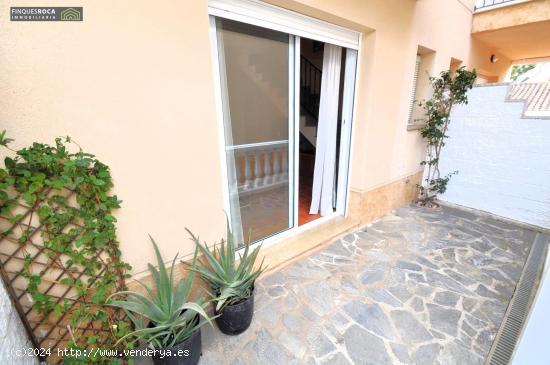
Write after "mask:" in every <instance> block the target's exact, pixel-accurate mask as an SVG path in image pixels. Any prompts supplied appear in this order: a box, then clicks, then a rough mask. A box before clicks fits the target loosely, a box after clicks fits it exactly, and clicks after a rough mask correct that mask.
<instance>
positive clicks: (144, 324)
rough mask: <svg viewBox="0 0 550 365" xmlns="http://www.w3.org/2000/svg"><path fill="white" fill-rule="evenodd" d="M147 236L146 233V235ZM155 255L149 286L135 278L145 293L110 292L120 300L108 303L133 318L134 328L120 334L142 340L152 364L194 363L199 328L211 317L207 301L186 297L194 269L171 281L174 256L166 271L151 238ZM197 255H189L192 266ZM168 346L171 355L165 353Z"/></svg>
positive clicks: (189, 290)
mask: <svg viewBox="0 0 550 365" xmlns="http://www.w3.org/2000/svg"><path fill="white" fill-rule="evenodd" d="M149 237H150V236H149ZM150 238H151V241H152V242H153V246H154V248H155V254H156V257H157V263H158V270H157V269H156V268H155V267H154V266H153V265H151V264H148V266H149V270H150V271H151V276H152V278H153V286H154V287H153V288H151V287H149V286H148V285H146V284H144V283H143V282H141V281H139V280H138V283H139V284H141V286H143V288H144V289H145V291H146V293H147V295H143V294H141V293H139V292H134V291H121V292H117V293H114V294H112V295H111V296H110V297H109V299H111V298H113V297H120V298H121V299H120V300H115V301H112V302H110V305H111V306H114V307H118V308H122V309H123V310H124V311H125V312H126V314H127V315H128V317H129V318H130V320H131V321H132V322H133V324H134V327H135V331H133V332H131V333H128V334H127V335H126V336H124V337H122V338H121V339H120V340H119V342H120V341H124V340H126V339H128V338H131V339H132V342H135V341H138V340H143V341H145V342H146V343H147V344H148V346H149V348H151V349H152V350H162V351H155V352H153V363H154V364H155V365H165V364H166V365H196V364H198V362H199V359H200V356H201V347H202V344H201V332H200V328H201V326H203V325H204V324H205V323H207V322H210V321H211V318H209V317H208V315H207V314H206V311H205V308H206V305H207V303H206V302H205V301H204V300H203V299H202V298H201V299H199V300H197V301H196V302H190V301H189V294H190V292H191V288H192V286H193V279H194V276H195V273H194V272H193V271H191V272H190V274H189V275H188V276H187V277H186V278H185V279H182V280H181V281H179V282H178V283H177V284H175V283H174V264H175V262H176V259H177V255H176V257H174V260H173V261H172V266H171V268H170V273H168V271H167V270H166V266H165V264H164V261H163V260H162V256H161V255H160V252H159V249H158V247H157V245H156V243H155V241H154V240H153V238H152V237H150ZM196 260H197V255H196V254H195V257H194V258H193V266H194V265H195V263H196ZM168 350H170V355H171V356H166V354H167V353H168Z"/></svg>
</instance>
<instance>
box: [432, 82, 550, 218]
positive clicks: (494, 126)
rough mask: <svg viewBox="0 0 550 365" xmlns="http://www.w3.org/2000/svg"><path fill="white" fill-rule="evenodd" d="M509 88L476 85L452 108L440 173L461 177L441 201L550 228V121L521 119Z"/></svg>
mask: <svg viewBox="0 0 550 365" xmlns="http://www.w3.org/2000/svg"><path fill="white" fill-rule="evenodd" d="M507 89H508V85H505V84H503V85H495V86H478V87H474V88H473V89H472V90H471V91H470V92H469V94H468V97H469V103H468V104H467V105H461V106H458V107H456V108H455V109H454V110H453V112H452V114H451V125H450V129H449V135H450V138H449V139H448V140H447V144H446V146H445V147H444V148H443V151H442V156H441V167H442V169H441V172H442V174H446V173H448V172H450V171H453V170H458V171H459V174H458V175H455V176H454V177H453V178H452V180H451V182H450V183H449V187H448V190H447V192H446V193H445V194H444V195H443V196H441V199H442V200H444V201H448V202H451V203H455V204H459V205H464V206H468V207H471V208H475V209H480V210H484V211H488V212H491V213H494V214H497V215H500V216H503V217H507V218H511V219H515V220H518V221H522V222H526V223H530V224H535V225H538V226H542V227H545V228H550V120H549V119H522V118H521V115H522V110H523V103H517V102H505V98H506V93H507Z"/></svg>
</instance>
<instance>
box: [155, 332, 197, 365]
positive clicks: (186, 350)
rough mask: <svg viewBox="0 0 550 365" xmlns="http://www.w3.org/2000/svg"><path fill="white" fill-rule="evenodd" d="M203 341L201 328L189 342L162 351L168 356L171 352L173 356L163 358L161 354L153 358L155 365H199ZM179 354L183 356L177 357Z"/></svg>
mask: <svg viewBox="0 0 550 365" xmlns="http://www.w3.org/2000/svg"><path fill="white" fill-rule="evenodd" d="M201 350H202V341H201V330H200V328H199V329H197V330H195V332H193V333H192V334H191V337H189V338H188V339H187V340H185V341H183V342H182V343H180V344H177V345H176V346H173V347H169V348H165V349H162V350H161V352H163V353H164V354H166V353H167V352H168V351H170V352H171V355H172V356H164V357H162V358H161V356H162V355H161V354H157V355H156V356H153V363H154V364H155V365H197V364H198V363H199V359H200V358H201ZM178 351H179V354H181V356H177V354H178Z"/></svg>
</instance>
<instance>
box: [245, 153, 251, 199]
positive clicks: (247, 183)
mask: <svg viewBox="0 0 550 365" xmlns="http://www.w3.org/2000/svg"><path fill="white" fill-rule="evenodd" d="M251 183H252V181H251V171H250V155H249V153H248V152H245V154H244V190H248V189H250V188H251Z"/></svg>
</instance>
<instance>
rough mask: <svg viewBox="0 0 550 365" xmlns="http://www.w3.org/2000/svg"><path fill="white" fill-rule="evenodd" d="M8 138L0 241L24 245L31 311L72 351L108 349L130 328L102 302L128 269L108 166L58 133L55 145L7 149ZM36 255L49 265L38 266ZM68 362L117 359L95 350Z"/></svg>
mask: <svg viewBox="0 0 550 365" xmlns="http://www.w3.org/2000/svg"><path fill="white" fill-rule="evenodd" d="M12 141H13V140H12V139H10V138H7V137H6V132H5V131H4V132H2V133H0V145H1V146H3V147H5V148H6V149H8V150H9V151H10V152H8V154H9V155H10V156H8V157H6V158H5V159H4V165H5V166H4V168H0V217H2V219H3V220H4V221H8V222H9V223H8V224H7V225H6V227H8V228H7V229H3V230H2V231H0V238H1V239H0V244H2V242H3V241H2V239H7V238H11V239H12V240H13V242H17V243H18V244H19V245H21V247H20V249H17V250H16V252H22V255H23V256H22V257H20V259H22V260H23V264H22V266H21V268H20V270H19V271H18V272H17V273H15V275H16V276H18V275H19V276H21V277H23V278H25V279H26V281H27V286H26V291H27V293H28V294H29V295H30V296H31V297H32V310H33V311H35V312H36V313H38V314H39V315H40V316H41V318H42V319H43V324H46V325H48V324H50V323H52V322H53V323H58V324H59V327H61V328H67V331H66V333H65V334H63V335H65V337H66V339H67V341H66V342H65V343H67V344H68V346H69V347H71V348H74V349H85V348H87V347H90V346H94V345H95V347H99V346H102V347H104V348H112V345H113V344H114V342H116V340H117V338H118V337H120V336H122V335H124V334H125V333H126V332H127V331H128V330H129V328H128V324H127V322H126V321H125V320H124V316H123V315H122V314H121V313H116V312H114V311H113V310H112V309H110V308H108V307H106V306H104V304H105V301H106V299H107V297H108V295H109V294H111V293H112V292H114V291H117V290H121V289H123V288H124V286H125V284H124V279H125V278H126V277H128V274H127V272H128V271H129V270H130V269H131V267H130V266H129V265H128V264H127V263H125V262H124V261H123V260H122V259H121V257H120V256H121V252H120V250H119V246H118V242H117V239H116V227H115V223H116V219H115V217H114V216H113V215H112V212H113V210H115V209H117V208H119V207H120V200H119V199H118V197H117V196H115V195H111V194H110V193H109V192H110V190H111V188H112V187H113V181H112V177H111V173H110V170H109V167H108V166H107V165H105V164H103V163H101V162H100V161H99V160H97V159H96V158H95V156H94V155H92V154H89V153H86V152H84V151H83V150H82V149H81V148H80V146H79V145H78V144H77V143H75V142H74V141H73V140H71V138H70V137H64V138H56V139H55V146H50V145H47V144H42V143H33V144H32V145H31V146H29V147H26V148H23V149H20V150H13V149H11V148H10V146H9V144H10V143H11V142H12ZM71 148H73V149H76V152H71ZM21 207H24V209H21ZM36 220H38V224H36ZM37 235H38V236H39V237H40V238H41V240H40V244H39V246H40V249H39V250H38V252H39V254H35V253H34V252H35V251H36V250H35V251H33V253H31V250H29V249H28V248H29V247H31V246H34V247H36V246H37V243H36V241H37V239H36V238H35V237H36V236H37ZM40 258H46V259H47V263H46V264H44V263H42V265H39V262H38V261H39V259H40ZM52 269H55V270H56V271H55V275H53V276H55V277H53V278H52V271H51V270H52ZM59 272H61V274H60V275H58V273H59ZM4 280H6V278H4ZM50 283H52V284H50ZM52 285H57V286H61V287H63V288H66V289H64V290H63V291H62V292H64V293H65V295H59V294H57V295H54V294H52V293H53V292H54V290H51V288H52ZM24 320H25V319H24ZM50 332H52V331H50ZM62 332H63V330H58V332H56V333H62ZM32 335H35V334H31V336H32ZM63 335H61V337H63ZM36 342H40V341H35V343H36ZM58 344H60V342H59V341H58ZM113 361H114V362H113ZM65 362H66V363H83V362H85V363H90V362H95V363H120V360H108V358H107V357H104V356H99V355H97V356H92V357H87V356H85V357H82V358H71V359H67V358H66V359H65Z"/></svg>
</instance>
